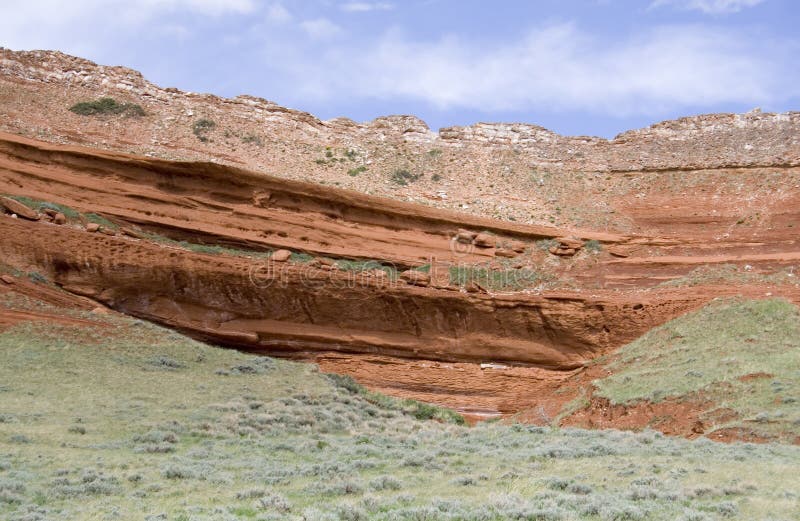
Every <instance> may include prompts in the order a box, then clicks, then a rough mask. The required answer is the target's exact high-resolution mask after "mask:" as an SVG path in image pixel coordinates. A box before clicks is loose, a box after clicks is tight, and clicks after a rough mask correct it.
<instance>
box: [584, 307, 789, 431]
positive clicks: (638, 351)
mask: <svg viewBox="0 0 800 521" xmlns="http://www.w3.org/2000/svg"><path fill="white" fill-rule="evenodd" d="M617 356H618V359H617V360H616V361H615V362H614V363H612V364H610V365H609V366H608V369H609V370H610V371H611V372H612V375H611V376H609V377H608V378H605V379H602V380H599V381H597V382H595V384H594V385H595V388H596V391H595V395H597V396H601V397H605V398H609V399H610V401H611V403H614V404H631V403H635V402H637V401H641V400H646V401H649V402H659V401H662V400H664V399H665V398H678V399H691V400H694V401H697V402H705V403H706V404H707V405H706V411H705V413H704V414H703V415H702V416H701V418H702V419H704V420H705V421H706V423H707V424H709V425H711V426H712V428H711V429H710V430H708V431H707V432H706V433H707V434H709V433H711V432H713V431H715V430H720V429H732V428H735V429H744V430H746V431H747V432H748V433H752V434H753V435H755V436H759V437H764V438H768V439H782V440H785V441H794V440H796V439H798V437H800V310H798V308H797V307H796V306H794V305H793V304H791V303H790V302H787V301H785V300H782V299H768V300H758V301H753V300H736V299H734V300H719V301H716V302H714V303H712V304H710V305H708V306H706V307H704V308H702V309H701V310H699V311H696V312H694V313H690V314H688V315H686V316H683V317H680V318H678V319H676V320H672V321H670V322H668V323H666V324H664V325H663V326H661V327H658V328H655V329H653V330H652V331H650V332H648V333H647V334H645V335H644V336H642V337H641V338H639V339H638V340H636V341H634V342H632V343H630V344H628V345H627V346H625V347H623V348H622V349H620V350H619V351H618V353H617Z"/></svg>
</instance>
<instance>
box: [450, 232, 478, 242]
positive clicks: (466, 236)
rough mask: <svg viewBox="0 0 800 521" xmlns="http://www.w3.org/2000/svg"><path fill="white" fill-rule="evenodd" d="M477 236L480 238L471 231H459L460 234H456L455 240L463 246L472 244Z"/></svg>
mask: <svg viewBox="0 0 800 521" xmlns="http://www.w3.org/2000/svg"><path fill="white" fill-rule="evenodd" d="M477 236H478V234H477V233H475V232H471V231H469V230H458V233H457V234H456V237H455V238H456V241H458V242H460V243H462V244H472V241H474V240H475V237H477Z"/></svg>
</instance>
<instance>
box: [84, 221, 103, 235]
mask: <svg viewBox="0 0 800 521" xmlns="http://www.w3.org/2000/svg"><path fill="white" fill-rule="evenodd" d="M86 231H87V232H91V233H94V232H96V231H100V225H99V224H97V223H87V224H86Z"/></svg>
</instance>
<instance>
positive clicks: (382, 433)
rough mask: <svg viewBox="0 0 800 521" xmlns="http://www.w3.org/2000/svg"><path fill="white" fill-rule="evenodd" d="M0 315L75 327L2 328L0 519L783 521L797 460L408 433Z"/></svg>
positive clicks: (260, 366) (150, 348) (273, 380)
mask: <svg viewBox="0 0 800 521" xmlns="http://www.w3.org/2000/svg"><path fill="white" fill-rule="evenodd" d="M3 307H5V308H13V309H26V308H27V309H36V310H39V311H52V312H58V313H60V314H61V315H62V316H63V317H65V318H70V319H72V320H73V321H74V320H84V321H86V322H84V323H81V324H77V325H76V324H73V325H58V324H55V323H53V322H49V323H23V324H18V325H16V326H14V327H12V328H10V329H7V330H6V331H4V332H2V333H0V519H4V520H6V519H7V520H11V521H23V520H25V521H31V520H51V519H52V520H94V519H97V520H101V519H102V520H106V519H112V520H128V519H130V520H134V519H135V520H143V519H144V520H149V521H155V520H175V521H179V520H180V521H189V520H198V521H199V520H250V519H254V520H255V519H260V520H275V519H287V520H288V519H307V520H367V519H370V520H371V519H378V520H381V519H386V520H438V519H451V520H501V519H547V520H558V519H565V520H568V519H600V520H640V519H641V520H644V519H648V520H649V519H665V520H667V519H668V520H675V519H684V520H705V519H723V518H738V519H766V518H772V519H796V518H798V516H800V507H798V502H797V497H798V495H800V477H798V474H797V472H795V470H796V469H797V468H798V465H800V449H798V448H797V447H793V446H788V445H787V446H782V445H772V446H768V445H752V444H733V445H723V444H716V443H712V442H710V441H708V440H699V441H695V442H690V441H685V440H682V439H670V438H666V437H664V436H662V435H660V434H657V433H654V432H650V431H647V432H642V433H627V432H617V431H604V432H592V431H585V430H579V429H565V430H552V429H549V428H542V427H532V426H522V425H510V426H504V425H499V424H483V425H481V426H479V427H474V428H468V427H464V426H461V425H456V424H453V423H444V422H442V421H437V420H421V419H418V418H425V417H428V416H431V415H439V417H440V419H447V418H448V416H447V415H446V414H442V413H441V412H440V411H436V410H435V409H428V408H419V407H415V406H413V405H411V404H408V403H398V402H395V401H392V400H386V399H380V398H378V397H375V396H374V395H369V394H365V393H363V392H362V391H361V389H360V388H358V387H357V386H354V385H353V384H352V382H350V381H348V380H346V379H340V378H329V377H327V376H325V375H322V374H320V373H319V372H318V371H317V370H316V368H315V367H314V366H312V365H305V364H299V363H292V362H287V361H281V360H273V359H269V358H263V357H255V356H250V355H246V354H242V353H238V352H236V351H231V350H222V349H216V348H212V347H209V346H206V345H203V344H200V343H197V342H194V341H192V340H189V339H187V338H185V337H182V336H181V335H178V334H176V333H174V332H170V331H167V330H164V329H161V328H158V327H155V326H152V325H149V324H146V323H143V322H140V321H136V320H131V319H126V318H121V317H117V316H106V315H94V314H90V313H82V312H80V313H79V312H67V311H61V310H55V309H52V308H49V307H48V306H47V305H45V304H42V303H39V302H36V301H32V300H29V299H24V298H21V297H13V296H9V295H5V296H0V310H1V309H2V308H3ZM748 370H749V369H748ZM775 476H782V477H781V479H780V480H779V481H776V480H775Z"/></svg>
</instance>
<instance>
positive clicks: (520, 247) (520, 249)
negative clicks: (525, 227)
mask: <svg viewBox="0 0 800 521" xmlns="http://www.w3.org/2000/svg"><path fill="white" fill-rule="evenodd" d="M526 247H527V245H526V244H525V243H524V242H520V241H512V242H511V243H510V244H509V245H508V248H509V249H512V250H514V251H515V252H517V253H525V248H526Z"/></svg>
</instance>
